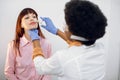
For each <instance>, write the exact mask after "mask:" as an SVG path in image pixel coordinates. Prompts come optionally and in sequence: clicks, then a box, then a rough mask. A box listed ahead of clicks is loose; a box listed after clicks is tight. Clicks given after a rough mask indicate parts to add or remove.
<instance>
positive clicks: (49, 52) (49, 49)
mask: <svg viewBox="0 0 120 80" xmlns="http://www.w3.org/2000/svg"><path fill="white" fill-rule="evenodd" d="M51 48H52V46H51V44H48V47H47V58H49V57H50V56H51V55H52V49H51Z"/></svg>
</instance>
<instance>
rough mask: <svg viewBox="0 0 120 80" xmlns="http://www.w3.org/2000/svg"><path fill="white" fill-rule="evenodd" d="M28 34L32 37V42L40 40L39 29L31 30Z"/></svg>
mask: <svg viewBox="0 0 120 80" xmlns="http://www.w3.org/2000/svg"><path fill="white" fill-rule="evenodd" d="M28 34H29V35H30V37H31V39H32V41H33V40H39V39H40V37H39V35H38V30H37V29H31V30H29V31H28Z"/></svg>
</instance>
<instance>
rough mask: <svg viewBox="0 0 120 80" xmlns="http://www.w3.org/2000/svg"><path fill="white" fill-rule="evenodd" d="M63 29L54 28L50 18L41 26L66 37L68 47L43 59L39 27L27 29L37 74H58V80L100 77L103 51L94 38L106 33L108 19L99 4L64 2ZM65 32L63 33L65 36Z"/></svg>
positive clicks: (100, 79)
mask: <svg viewBox="0 0 120 80" xmlns="http://www.w3.org/2000/svg"><path fill="white" fill-rule="evenodd" d="M64 12H65V20H66V24H67V27H66V31H65V33H62V32H61V31H60V30H59V29H57V28H55V26H54V24H53V23H52V21H51V20H50V19H49V18H42V19H43V20H44V21H45V22H46V26H44V28H45V29H46V30H48V31H49V32H51V33H53V34H56V35H59V36H60V37H61V38H63V39H64V40H66V41H67V42H68V43H69V44H70V47H68V48H67V49H63V50H60V51H57V52H56V53H54V55H53V56H52V57H50V58H48V59H45V58H44V56H43V52H42V49H41V46H40V43H39V40H38V39H39V36H38V31H37V30H36V29H33V30H30V31H29V34H30V36H31V38H32V41H33V49H34V51H33V61H34V64H35V67H36V70H37V71H38V73H39V74H41V75H42V74H49V75H57V76H58V79H59V80H103V79H104V76H105V61H104V60H105V58H104V56H105V51H104V47H103V45H102V44H101V43H96V40H97V39H99V38H102V37H103V36H104V34H105V27H106V26H107V19H106V17H105V16H104V15H103V13H102V12H101V10H100V9H99V7H98V6H97V5H96V4H94V3H92V2H90V1H87V0H71V1H69V2H67V3H66V5H65V10H64ZM65 35H66V36H65Z"/></svg>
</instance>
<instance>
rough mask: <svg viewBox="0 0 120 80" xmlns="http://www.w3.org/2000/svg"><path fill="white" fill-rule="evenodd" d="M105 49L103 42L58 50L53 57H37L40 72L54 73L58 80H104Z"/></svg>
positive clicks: (37, 68)
mask: <svg viewBox="0 0 120 80" xmlns="http://www.w3.org/2000/svg"><path fill="white" fill-rule="evenodd" d="M104 55H105V51H104V48H103V45H102V44H98V43H96V44H94V45H91V46H85V45H82V46H72V47H70V48H68V49H64V50H61V51H57V52H56V53H55V54H54V55H53V56H52V57H51V58H49V59H44V58H43V57H40V56H38V57H36V58H35V59H34V64H35V67H36V70H37V71H38V73H39V74H53V75H57V76H58V80H103V78H104V76H105V61H104V60H105V58H104V57H105V56H104Z"/></svg>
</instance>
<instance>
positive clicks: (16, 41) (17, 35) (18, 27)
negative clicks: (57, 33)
mask: <svg viewBox="0 0 120 80" xmlns="http://www.w3.org/2000/svg"><path fill="white" fill-rule="evenodd" d="M29 13H33V14H35V15H36V17H37V19H38V14H37V13H36V11H35V10H33V9H32V8H25V9H23V10H22V11H21V12H20V14H19V16H18V18H17V23H16V30H15V39H14V48H15V54H16V55H19V56H21V54H20V50H19V45H20V38H21V37H22V36H23V34H24V33H25V32H24V28H22V27H21V20H22V18H23V17H24V16H25V15H27V14H29ZM37 30H38V35H39V36H40V37H42V38H45V37H44V35H43V33H42V32H41V29H40V26H39V24H38V28H37Z"/></svg>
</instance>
